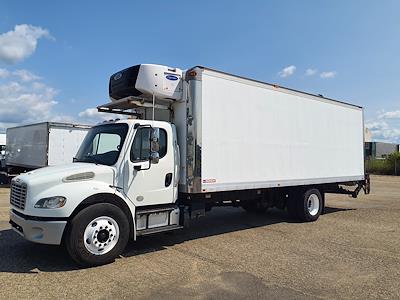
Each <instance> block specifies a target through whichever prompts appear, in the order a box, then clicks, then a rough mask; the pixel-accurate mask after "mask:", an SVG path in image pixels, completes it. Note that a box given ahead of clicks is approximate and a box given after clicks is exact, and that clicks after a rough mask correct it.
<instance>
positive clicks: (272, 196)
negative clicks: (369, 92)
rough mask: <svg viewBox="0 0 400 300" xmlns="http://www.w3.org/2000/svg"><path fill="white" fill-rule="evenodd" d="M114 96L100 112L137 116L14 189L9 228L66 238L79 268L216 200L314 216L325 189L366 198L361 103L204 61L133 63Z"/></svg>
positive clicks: (52, 240) (95, 133)
mask: <svg viewBox="0 0 400 300" xmlns="http://www.w3.org/2000/svg"><path fill="white" fill-rule="evenodd" d="M109 95H110V98H111V102H110V103H107V104H104V105H101V106H99V107H98V110H99V111H102V112H110V113H119V114H127V115H130V119H128V120H115V121H110V122H106V123H103V124H100V125H98V126H95V127H93V128H92V129H91V130H90V131H89V133H88V134H87V136H86V138H85V140H84V141H83V143H82V146H81V147H80V149H79V151H78V153H77V155H76V160H75V162H74V163H73V164H70V165H65V166H59V167H52V168H44V169H40V170H37V171H34V172H30V173H27V174H25V175H20V176H18V177H17V178H15V179H14V180H13V182H12V184H11V196H10V197H11V198H10V202H11V212H10V216H11V221H10V222H11V224H12V226H13V228H14V230H15V231H17V232H18V233H19V234H21V235H22V236H24V237H25V238H26V239H28V240H31V241H34V242H37V243H44V244H61V243H62V242H64V244H65V245H66V247H67V250H68V252H69V253H70V255H71V257H72V258H73V259H75V260H76V261H77V262H78V263H80V264H82V265H99V264H104V263H108V262H110V261H113V260H114V258H115V257H116V256H118V255H119V254H120V253H121V252H122V251H123V249H124V248H125V246H126V243H127V241H128V240H129V239H130V238H132V239H136V238H137V237H138V236H142V235H148V234H153V233H158V232H163V231H169V230H175V229H179V228H182V227H183V226H184V225H185V224H187V222H188V221H190V220H192V219H197V218H198V217H200V216H203V215H204V214H205V213H206V211H208V210H210V209H211V208H212V207H214V206H226V205H230V206H236V207H242V208H244V209H245V210H247V211H250V212H254V211H257V212H263V211H265V210H267V209H268V208H270V207H278V208H282V209H286V210H287V211H288V212H289V214H290V215H291V216H292V217H294V218H297V219H300V220H302V221H315V220H317V219H318V217H319V216H320V214H321V213H322V212H323V210H324V205H325V200H324V199H325V198H324V195H325V193H341V194H349V195H352V196H353V197H357V195H358V193H359V192H360V190H361V189H364V192H365V193H369V177H368V175H366V174H365V173H364V158H363V155H364V154H363V153H364V150H363V132H364V130H363V109H362V108H361V107H359V106H356V105H351V104H348V103H344V102H341V101H336V100H332V99H328V98H324V97H322V96H317V95H312V94H308V93H304V92H300V91H296V90H292V89H288V88H283V87H280V86H277V85H271V84H267V83H264V82H259V81H256V80H251V79H248V78H243V77H240V76H235V75H231V74H227V73H224V72H220V71H216V70H212V69H209V68H205V67H199V66H197V67H194V68H191V69H189V70H186V71H181V70H180V69H177V68H170V67H165V66H159V65H137V66H134V67H130V68H128V69H125V70H122V71H120V72H117V73H115V74H114V75H112V76H111V78H110V83H109ZM146 118H147V119H148V120H146ZM33 220H34V221H33ZM50 220H51V222H50ZM238 222H240V220H238ZM39 233H40V234H39Z"/></svg>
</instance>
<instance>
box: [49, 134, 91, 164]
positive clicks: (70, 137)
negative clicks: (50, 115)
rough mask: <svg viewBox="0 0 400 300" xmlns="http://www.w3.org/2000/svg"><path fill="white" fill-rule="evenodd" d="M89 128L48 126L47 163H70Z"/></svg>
mask: <svg viewBox="0 0 400 300" xmlns="http://www.w3.org/2000/svg"><path fill="white" fill-rule="evenodd" d="M88 130H89V129H84V128H76V127H70V128H62V127H50V129H49V152H48V165H49V166H56V165H64V164H68V163H71V162H72V160H73V158H74V157H75V155H76V153H77V152H78V149H79V147H80V145H81V143H82V141H83V139H84V138H85V136H86V134H87V132H88Z"/></svg>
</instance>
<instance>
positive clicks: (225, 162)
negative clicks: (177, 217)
mask: <svg viewBox="0 0 400 300" xmlns="http://www.w3.org/2000/svg"><path fill="white" fill-rule="evenodd" d="M201 82H202V97H201V102H202V103H201V108H202V114H201V116H200V117H201V120H202V121H201V126H202V129H201V139H200V141H201V183H202V186H201V192H212V191H225V190H236V189H251V188H261V187H277V186H290V185H301V184H313V183H315V184H316V183H329V182H344V181H349V180H361V179H363V178H364V159H363V151H364V150H363V112H362V109H361V108H357V107H351V106H348V105H339V104H333V103H329V102H326V101H322V100H321V101H318V100H314V99H309V98H306V97H302V96H301V95H298V94H297V95H296V94H290V93H284V92H280V91H279V88H276V90H274V89H273V88H271V87H268V88H266V87H263V86H260V85H259V86H255V85H251V84H246V83H243V82H238V81H235V80H230V79H227V78H224V77H223V76H220V77H219V76H218V74H215V73H207V72H203V74H202V81H201Z"/></svg>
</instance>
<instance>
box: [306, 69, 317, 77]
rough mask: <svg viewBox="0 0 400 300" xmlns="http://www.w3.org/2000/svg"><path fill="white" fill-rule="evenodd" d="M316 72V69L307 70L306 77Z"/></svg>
mask: <svg viewBox="0 0 400 300" xmlns="http://www.w3.org/2000/svg"><path fill="white" fill-rule="evenodd" d="M317 72H318V70H317V69H310V68H309V69H307V70H306V76H313V75H315V74H317Z"/></svg>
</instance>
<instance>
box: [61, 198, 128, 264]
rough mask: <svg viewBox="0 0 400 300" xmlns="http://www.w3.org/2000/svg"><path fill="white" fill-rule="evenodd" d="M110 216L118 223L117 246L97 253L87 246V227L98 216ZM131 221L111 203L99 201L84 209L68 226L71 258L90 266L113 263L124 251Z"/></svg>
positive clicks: (67, 235) (67, 244)
mask: <svg viewBox="0 0 400 300" xmlns="http://www.w3.org/2000/svg"><path fill="white" fill-rule="evenodd" d="M102 216H106V217H110V218H112V219H113V220H115V222H116V223H117V224H118V227H119V238H118V240H117V243H116V244H115V246H114V247H113V248H112V249H111V250H110V251H109V252H107V253H105V254H103V255H95V254H92V253H91V252H89V251H88V249H87V248H86V246H85V240H84V232H85V229H86V227H87V226H88V225H89V224H90V223H91V222H92V221H93V220H95V219H96V218H98V217H102ZM129 232H130V230H129V221H128V218H127V216H126V215H125V213H124V212H123V211H122V210H121V209H120V208H119V207H118V206H115V205H113V204H110V203H98V204H93V205H91V206H88V207H86V208H84V209H82V210H81V211H80V212H79V213H78V214H77V215H76V216H75V217H74V218H73V219H72V221H71V223H70V224H69V226H68V229H67V233H66V237H65V246H66V248H67V251H68V253H69V255H70V256H71V258H72V259H73V260H74V261H76V262H77V263H78V264H79V265H81V266H85V267H90V266H99V265H104V264H108V263H111V262H113V261H114V260H115V258H116V257H118V256H119V255H120V254H121V253H122V251H124V249H125V247H126V244H127V243H128V240H129Z"/></svg>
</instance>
